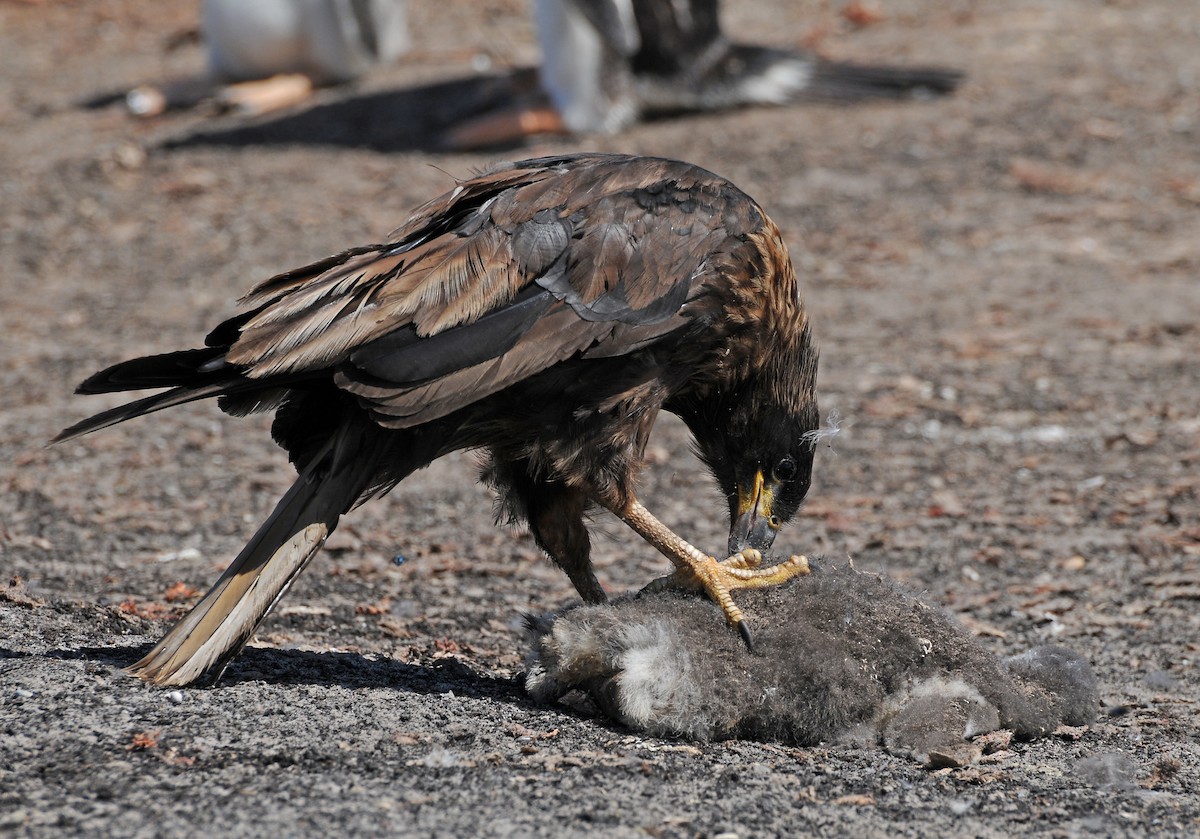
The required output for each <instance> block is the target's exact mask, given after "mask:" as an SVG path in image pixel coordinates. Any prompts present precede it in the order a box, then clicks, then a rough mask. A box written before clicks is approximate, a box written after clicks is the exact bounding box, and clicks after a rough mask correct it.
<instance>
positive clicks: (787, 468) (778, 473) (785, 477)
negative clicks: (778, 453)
mask: <svg viewBox="0 0 1200 839" xmlns="http://www.w3.org/2000/svg"><path fill="white" fill-rule="evenodd" d="M794 477H796V461H794V460H792V459H791V458H790V457H785V458H784V459H783V460H781V461H779V462H778V463H776V464H775V480H777V481H790V480H791V479H792V478H794Z"/></svg>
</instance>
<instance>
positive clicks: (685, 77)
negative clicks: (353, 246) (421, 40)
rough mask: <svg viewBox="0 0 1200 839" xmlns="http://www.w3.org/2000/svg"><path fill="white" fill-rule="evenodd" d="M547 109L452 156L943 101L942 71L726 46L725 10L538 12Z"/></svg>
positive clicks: (706, 4) (531, 105) (621, 6)
mask: <svg viewBox="0 0 1200 839" xmlns="http://www.w3.org/2000/svg"><path fill="white" fill-rule="evenodd" d="M532 2H533V13H534V18H535V20H536V23H537V33H538V41H539V43H540V45H541V48H542V63H541V66H540V69H539V75H540V81H541V86H542V89H543V91H544V94H545V97H546V100H548V101H543V102H525V103H518V104H517V105H515V106H513V107H510V108H506V109H498V110H497V111H495V112H493V113H491V114H489V115H487V116H484V117H478V118H475V119H472V120H468V121H466V122H464V124H462V125H461V126H459V127H458V128H456V129H454V130H453V131H451V132H450V133H449V134H448V136H447V141H446V145H448V146H451V147H459V148H470V147H478V146H487V145H501V144H505V143H512V142H515V141H517V140H518V139H519V138H520V137H522V136H525V135H529V134H538V133H567V134H614V133H617V132H619V131H621V130H623V129H625V128H627V127H629V126H630V125H632V124H633V123H634V122H636V121H638V120H639V119H641V118H643V117H653V116H662V115H669V114H674V113H684V112H696V111H716V110H723V109H727V108H737V107H744V106H750V105H787V104H792V103H796V102H804V101H833V102H855V101H864V100H869V99H905V98H914V97H915V98H920V97H931V96H939V95H943V94H946V93H950V92H951V91H953V90H954V89H955V87H957V85H958V83H959V81H960V80H961V74H960V73H959V72H958V71H955V70H949V69H946V68H941V67H907V68H906V67H896V66H891V65H886V64H878V65H876V64H871V65H859V64H850V63H846V62H838V61H829V60H826V59H823V58H820V57H819V56H817V55H815V54H813V53H810V52H806V51H804V50H800V49H780V48H772V47H762V46H756V45H751V44H741V43H736V42H733V41H730V40H729V39H728V38H726V37H725V34H724V33H723V31H722V29H721V25H720V15H719V11H720V10H719V0H532Z"/></svg>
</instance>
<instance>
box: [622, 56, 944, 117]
mask: <svg viewBox="0 0 1200 839" xmlns="http://www.w3.org/2000/svg"><path fill="white" fill-rule="evenodd" d="M710 52H711V55H709V54H708V53H706V54H705V55H706V56H707V59H706V60H703V61H699V60H698V61H697V63H696V65H695V66H693V67H691V68H690V69H689V70H688V71H687V72H684V73H680V74H677V75H671V76H656V75H643V76H640V77H639V78H638V96H639V100H640V102H641V106H642V108H643V109H644V110H645V111H646V112H647V113H657V114H669V113H675V112H681V111H711V110H717V109H721V108H732V107H738V106H743V105H786V104H789V103H794V102H814V101H816V102H828V101H832V102H854V101H862V100H867V99H906V98H912V97H919V96H922V95H925V96H939V95H943V94H946V93H950V92H951V91H953V90H954V89H955V88H956V87H957V86H958V84H959V82H960V81H962V77H963V74H962V73H960V72H959V71H957V70H950V69H946V68H942V67H896V66H889V65H883V64H879V65H872V64H849V63H844V62H840V61H828V60H825V59H822V58H817V57H815V56H813V55H812V54H810V53H807V52H803V51H795V50H782V49H776V48H774V47H761V46H757V45H750V44H726V45H725V47H724V49H723V50H718V51H710ZM704 57H705V56H702V58H704Z"/></svg>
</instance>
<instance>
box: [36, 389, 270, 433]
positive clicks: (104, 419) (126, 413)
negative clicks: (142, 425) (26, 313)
mask: <svg viewBox="0 0 1200 839" xmlns="http://www.w3.org/2000/svg"><path fill="white" fill-rule="evenodd" d="M235 385H236V383H235V382H231V381H230V380H229V379H225V380H223V381H214V382H212V383H211V384H207V385H201V386H199V387H196V386H190V385H189V386H185V387H176V388H172V389H171V390H168V391H164V392H163V393H156V394H154V395H153V396H147V397H144V398H142V399H137V400H135V401H133V402H127V403H125V404H124V405H118V406H117V407H115V408H109V409H108V410H107V411H101V412H100V413H98V414H94V415H92V416H90V417H88V418H87V419H83V420H80V421H79V422H77V423H75V424H74V425H72V426H70V427H69V428H64V429H63V430H62V431H60V432H58V435H57V436H55V438H54V439H53V440H51V441H50V443H51V444H54V443H62V442H64V441H66V440H73V439H75V438H76V437H81V436H83V435H84V434H89V433H91V432H93V431H99V430H100V429H101V428H108V427H109V426H110V425H116V424H117V423H119V422H124V421H125V420H128V419H133V418H134V417H140V416H143V415H144V414H152V413H154V412H155V411H161V410H163V409H164V408H171V407H174V406H175V405H184V404H186V403H188V402H195V401H196V400H198V399H207V398H208V397H210V396H219V395H224V394H228V393H230V392H231V390H232V389H234V387H235ZM253 386H254V387H255V388H261V387H262V385H260V384H257V383H255V384H254V385H253ZM97 392H99V391H97Z"/></svg>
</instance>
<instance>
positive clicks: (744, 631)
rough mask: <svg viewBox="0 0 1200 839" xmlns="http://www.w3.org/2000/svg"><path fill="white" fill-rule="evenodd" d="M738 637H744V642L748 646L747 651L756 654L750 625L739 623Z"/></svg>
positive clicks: (744, 622)
mask: <svg viewBox="0 0 1200 839" xmlns="http://www.w3.org/2000/svg"><path fill="white" fill-rule="evenodd" d="M737 630H738V635H741V636H742V641H743V642H744V643H745V644H746V651H747V652H749V653H751V654H753V653H754V636H753V635H752V634H751V632H750V624H748V623H746V621H738V625H737Z"/></svg>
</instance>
